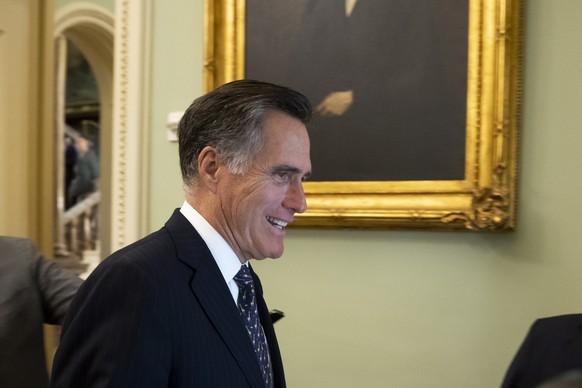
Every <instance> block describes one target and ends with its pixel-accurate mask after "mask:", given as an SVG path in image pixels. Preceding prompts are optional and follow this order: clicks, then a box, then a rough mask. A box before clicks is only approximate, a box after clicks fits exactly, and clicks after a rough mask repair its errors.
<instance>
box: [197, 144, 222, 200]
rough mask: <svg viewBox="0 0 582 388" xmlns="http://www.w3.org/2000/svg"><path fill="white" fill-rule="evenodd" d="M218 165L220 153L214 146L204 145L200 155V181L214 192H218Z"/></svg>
mask: <svg viewBox="0 0 582 388" xmlns="http://www.w3.org/2000/svg"><path fill="white" fill-rule="evenodd" d="M218 167H219V162H218V155H217V154H216V150H215V149H214V147H210V146H207V147H204V148H203V149H202V151H200V154H199V155H198V177H199V180H200V182H201V183H203V184H204V185H205V186H206V187H208V189H209V190H210V191H212V192H216V185H217V182H218V176H217V172H218Z"/></svg>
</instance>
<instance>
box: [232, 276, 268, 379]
mask: <svg viewBox="0 0 582 388" xmlns="http://www.w3.org/2000/svg"><path fill="white" fill-rule="evenodd" d="M234 281H235V282H236V284H237V285H238V289H239V293H238V310H239V312H240V316H241V319H242V321H243V323H244V325H245V327H246V328H247V331H248V333H249V336H250V338H251V342H252V343H253V346H254V348H255V353H256V355H257V359H258V360H259V366H260V368H261V373H262V374H263V380H265V387H267V388H270V387H272V386H273V385H272V384H273V378H272V375H271V360H270V359H269V348H268V347H267V340H266V338H265V332H264V331H263V326H261V323H260V321H259V312H258V310H257V298H256V296H255V284H254V283H253V277H252V276H251V270H250V269H249V267H248V266H246V265H243V266H241V268H240V271H238V273H237V274H236V276H235V277H234Z"/></svg>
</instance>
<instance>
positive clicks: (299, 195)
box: [217, 111, 311, 262]
mask: <svg viewBox="0 0 582 388" xmlns="http://www.w3.org/2000/svg"><path fill="white" fill-rule="evenodd" d="M264 131H265V132H264V135H265V137H264V139H265V140H264V145H263V149H262V150H261V151H260V152H259V153H258V154H257V155H256V156H255V158H254V159H253V161H252V163H251V166H250V167H249V169H248V170H247V171H246V172H245V173H244V174H241V175H235V174H231V173H230V172H229V171H228V170H227V168H226V166H223V167H222V171H221V172H220V179H219V180H218V186H217V196H218V201H219V206H220V209H219V213H220V215H219V218H218V224H219V226H218V227H219V232H220V233H221V234H222V235H223V237H225V239H226V240H227V242H228V243H229V244H230V246H231V247H232V248H233V250H234V251H235V253H236V254H237V256H238V257H239V259H241V261H243V262H244V261H246V260H248V259H251V258H254V259H264V258H267V257H271V258H277V257H280V256H281V255H282V254H283V238H284V237H285V227H286V226H287V224H288V223H290V222H292V221H293V218H294V214H295V213H303V212H304V211H305V210H306V209H307V205H306V202H305V193H304V192H303V180H304V179H305V177H306V176H307V175H308V174H309V173H310V172H311V161H310V158H309V137H308V135H307V130H306V128H305V125H303V123H301V121H299V120H297V119H295V118H293V117H291V116H289V115H287V114H285V113H282V112H278V111H271V112H269V113H268V114H267V116H266V117H265V121H264Z"/></svg>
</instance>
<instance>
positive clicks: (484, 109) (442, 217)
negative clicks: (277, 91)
mask: <svg viewBox="0 0 582 388" xmlns="http://www.w3.org/2000/svg"><path fill="white" fill-rule="evenodd" d="M468 22H469V23H468V25H469V36H468V43H469V44H468V71H467V106H466V108H467V110H466V111H467V121H466V144H465V147H466V149H465V179H463V180H454V181H442V180H441V181H370V182H347V181H345V182H306V183H305V185H304V188H305V192H306V195H307V203H308V211H307V212H306V213H304V214H301V215H297V216H296V220H295V222H294V226H296V227H297V226H298V227H327V228H382V229H385V228H396V229H441V230H471V231H507V230H513V229H514V228H515V216H516V202H517V200H516V199H517V191H516V175H517V148H518V147H517V145H518V126H519V125H518V124H519V117H518V113H519V105H520V97H521V45H522V33H521V26H522V1H521V0H470V1H469V21H468ZM244 37H245V1H244V0H206V1H205V42H204V45H205V63H204V72H205V73H204V78H205V88H206V90H212V89H213V88H215V87H216V86H219V85H221V84H223V83H225V82H229V81H231V80H235V79H241V78H244V47H245V46H244V45H245V42H244Z"/></svg>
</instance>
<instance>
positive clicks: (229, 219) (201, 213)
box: [52, 80, 311, 388]
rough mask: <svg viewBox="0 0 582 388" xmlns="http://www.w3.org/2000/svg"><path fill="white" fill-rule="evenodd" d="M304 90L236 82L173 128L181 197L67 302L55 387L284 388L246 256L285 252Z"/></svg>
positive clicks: (305, 171)
mask: <svg viewBox="0 0 582 388" xmlns="http://www.w3.org/2000/svg"><path fill="white" fill-rule="evenodd" d="M310 117H311V105H310V103H309V101H308V100H307V98H306V97H305V96H303V95H302V94H300V93H298V92H296V91H294V90H291V89H289V88H286V87H283V86H278V85H274V84H270V83H265V82H260V81H252V80H241V81H234V82H231V83H228V84H225V85H223V86H221V87H219V88H217V89H215V90H214V91H211V92H210V93H208V94H206V95H204V96H202V97H200V98H198V99H196V100H194V102H193V103H192V104H191V105H190V107H189V108H188V109H187V111H186V112H185V114H184V116H183V118H182V119H181V121H180V123H179V126H178V144H179V156H180V167H181V170H182V179H183V184H184V189H185V197H186V198H185V201H184V203H183V204H182V207H181V208H179V209H176V210H175V211H174V213H173V215H172V216H171V217H170V219H169V220H168V221H167V223H166V224H165V226H164V227H162V228H161V229H160V230H158V231H157V232H154V233H153V234H151V235H149V236H147V237H145V238H144V239H142V240H140V241H137V242H136V243H133V244H131V245H130V246H128V247H126V248H123V249H121V250H119V251H117V252H115V253H114V254H113V255H111V256H110V257H109V258H107V259H106V260H104V261H103V262H102V263H101V264H100V265H99V266H98V267H97V268H96V269H95V270H94V271H93V273H92V274H91V275H90V276H89V277H88V279H87V280H86V282H85V283H84V285H83V286H82V287H81V289H80V290H79V293H78V294H77V297H76V298H75V300H74V302H73V303H72V305H71V310H70V313H69V315H68V317H67V320H66V322H65V324H64V326H63V330H62V336H61V342H60V346H59V348H58V350H57V353H56V356H55V361H54V367H53V374H52V383H53V387H55V388H65V387H66V388H69V387H140V388H147V387H173V388H186V387H197V388H201V387H212V388H218V387H225V388H226V387H229V388H232V387H237V388H238V387H255V388H265V387H277V388H278V387H285V386H286V384H285V376H284V371H283V363H282V360H281V353H280V350H279V346H278V343H277V337H276V335H275V331H274V327H273V323H272V321H271V319H270V317H269V310H268V309H267V305H266V303H265V300H264V298H263V290H262V286H261V283H260V281H259V278H258V277H257V275H256V274H255V273H254V271H253V269H252V267H251V266H250V264H249V261H250V260H251V259H256V260H262V259H265V258H278V257H280V256H281V255H282V254H283V239H284V237H285V233H286V232H285V229H286V227H287V225H288V224H289V223H291V222H292V221H293V219H294V215H295V214H296V213H302V212H304V211H305V210H306V207H307V205H306V199H305V193H304V191H303V181H304V179H305V178H306V177H307V176H308V175H309V173H310V171H311V160H310V157H309V137H308V134H307V129H306V124H307V123H308V121H309V119H310Z"/></svg>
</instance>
